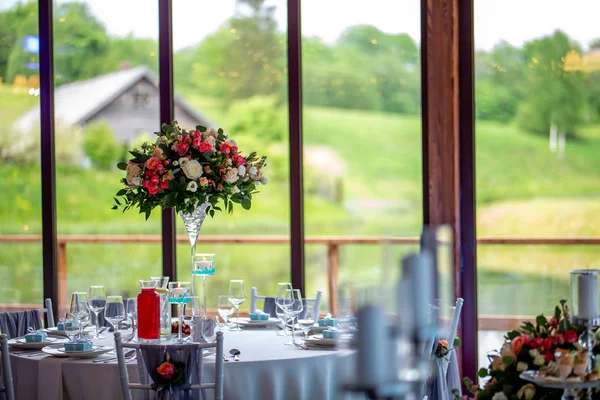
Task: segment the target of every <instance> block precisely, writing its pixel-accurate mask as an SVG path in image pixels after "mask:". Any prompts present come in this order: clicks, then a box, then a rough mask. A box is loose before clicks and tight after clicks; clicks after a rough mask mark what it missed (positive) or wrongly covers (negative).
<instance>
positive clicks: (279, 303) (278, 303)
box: [275, 296, 288, 336]
mask: <svg viewBox="0 0 600 400" xmlns="http://www.w3.org/2000/svg"><path fill="white" fill-rule="evenodd" d="M284 297H285V296H283V297H275V315H276V316H277V318H278V319H279V321H280V322H281V325H282V326H283V329H282V330H281V331H277V335H278V336H287V334H288V329H287V328H288V327H287V317H286V314H285V311H284V310H283V300H284Z"/></svg>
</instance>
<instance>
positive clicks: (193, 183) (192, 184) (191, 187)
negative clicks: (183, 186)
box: [187, 181, 198, 192]
mask: <svg viewBox="0 0 600 400" xmlns="http://www.w3.org/2000/svg"><path fill="white" fill-rule="evenodd" d="M187 190H189V191H190V192H195V191H196V190H198V184H197V183H196V181H191V182H190V183H188V184H187Z"/></svg>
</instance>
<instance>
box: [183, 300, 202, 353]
mask: <svg viewBox="0 0 600 400" xmlns="http://www.w3.org/2000/svg"><path fill="white" fill-rule="evenodd" d="M189 299H190V300H189V302H188V303H187V304H186V305H185V306H184V307H183V320H184V321H185V323H186V324H187V325H188V326H189V327H190V337H189V338H188V339H187V340H188V341H190V342H198V341H199V340H200V337H201V334H200V332H201V331H198V325H199V322H200V320H201V319H202V315H203V313H204V311H203V307H202V304H201V303H200V298H199V297H198V296H189ZM188 309H189V312H188Z"/></svg>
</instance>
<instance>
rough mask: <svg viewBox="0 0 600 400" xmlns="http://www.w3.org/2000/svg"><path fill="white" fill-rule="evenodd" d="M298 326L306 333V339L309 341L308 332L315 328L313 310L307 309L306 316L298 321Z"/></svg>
mask: <svg viewBox="0 0 600 400" xmlns="http://www.w3.org/2000/svg"><path fill="white" fill-rule="evenodd" d="M298 325H299V326H300V329H302V331H303V332H304V339H305V340H306V339H308V332H310V330H311V329H312V328H313V327H314V326H315V317H314V311H313V309H312V308H310V307H307V308H306V314H305V315H304V318H302V319H298Z"/></svg>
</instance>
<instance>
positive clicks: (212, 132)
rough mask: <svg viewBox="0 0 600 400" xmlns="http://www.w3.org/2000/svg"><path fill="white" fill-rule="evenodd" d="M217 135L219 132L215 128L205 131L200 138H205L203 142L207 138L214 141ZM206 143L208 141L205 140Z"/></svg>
mask: <svg viewBox="0 0 600 400" xmlns="http://www.w3.org/2000/svg"><path fill="white" fill-rule="evenodd" d="M218 133H219V132H218V131H217V130H216V129H215V128H210V129H207V130H206V132H204V133H203V134H202V136H203V137H204V138H205V139H204V140H206V138H208V137H212V138H215V139H216V138H217V135H218ZM206 141H207V142H208V140H206Z"/></svg>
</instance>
